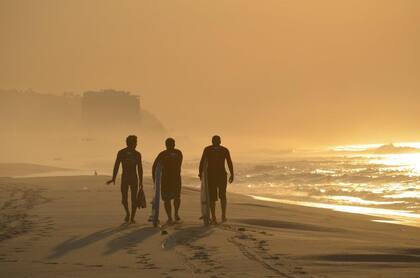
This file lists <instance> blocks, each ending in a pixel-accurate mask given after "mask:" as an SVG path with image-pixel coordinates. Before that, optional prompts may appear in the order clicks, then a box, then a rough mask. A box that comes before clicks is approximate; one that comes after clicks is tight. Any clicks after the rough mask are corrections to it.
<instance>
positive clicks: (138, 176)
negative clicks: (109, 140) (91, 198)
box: [107, 135, 143, 223]
mask: <svg viewBox="0 0 420 278" xmlns="http://www.w3.org/2000/svg"><path fill="white" fill-rule="evenodd" d="M126 143H127V148H124V149H122V150H120V151H119V152H118V154H117V159H116V160H115V165H114V171H113V175H112V180H109V181H108V182H107V184H110V183H113V184H115V180H116V178H117V174H118V169H119V167H120V163H121V164H122V177H121V196H122V201H121V203H122V205H123V206H124V210H125V213H126V216H125V218H124V221H125V222H127V223H128V222H129V223H135V221H134V217H135V216H136V209H137V192H138V190H139V188H140V189H142V188H143V166H142V162H141V154H140V153H139V152H138V151H136V147H137V136H135V135H130V136H128V137H127V139H126ZM128 188H130V191H131V217H130V210H129V208H128Z"/></svg>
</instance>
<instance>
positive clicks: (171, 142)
mask: <svg viewBox="0 0 420 278" xmlns="http://www.w3.org/2000/svg"><path fill="white" fill-rule="evenodd" d="M165 145H166V147H167V148H168V149H173V148H175V139H174V138H168V139H166V140H165Z"/></svg>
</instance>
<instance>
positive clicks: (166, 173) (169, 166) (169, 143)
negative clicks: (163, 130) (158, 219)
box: [152, 138, 182, 225]
mask: <svg viewBox="0 0 420 278" xmlns="http://www.w3.org/2000/svg"><path fill="white" fill-rule="evenodd" d="M165 145H166V150H164V151H162V152H160V153H159V155H158V156H157V157H156V159H155V162H154V163H153V169H152V173H153V180H155V178H156V177H155V170H156V167H157V165H158V164H160V166H161V169H162V178H161V196H162V200H163V202H164V204H165V210H166V214H167V215H168V221H167V224H169V225H170V224H172V223H173V218H172V206H171V201H172V200H173V202H174V210H175V211H174V218H175V222H179V221H180V220H181V218H180V217H179V213H178V211H179V207H180V205H181V165H182V152H181V151H180V150H178V149H176V148H175V140H174V139H173V138H168V139H166V141H165Z"/></svg>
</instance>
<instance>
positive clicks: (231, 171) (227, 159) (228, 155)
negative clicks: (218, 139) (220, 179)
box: [226, 150, 234, 183]
mask: <svg viewBox="0 0 420 278" xmlns="http://www.w3.org/2000/svg"><path fill="white" fill-rule="evenodd" d="M226 161H227V164H228V168H229V172H230V178H229V182H230V183H232V182H233V179H234V173H233V163H232V158H231V157H230V152H229V150H228V151H227V154H226Z"/></svg>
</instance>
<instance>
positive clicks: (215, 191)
mask: <svg viewBox="0 0 420 278" xmlns="http://www.w3.org/2000/svg"><path fill="white" fill-rule="evenodd" d="M221 142H222V141H221V139H220V136H218V135H215V136H213V138H212V143H213V144H212V145H211V146H208V147H206V148H205V149H204V152H203V155H202V156H201V161H200V172H199V174H198V176H199V177H200V179H201V177H202V175H203V170H204V169H203V167H204V161H205V160H207V179H208V186H209V195H210V210H211V216H212V222H213V223H214V224H216V223H217V221H216V201H217V197H219V198H220V204H221V207H222V222H226V221H227V219H226V205H227V200H226V187H227V173H226V169H225V161H226V162H227V164H228V168H229V172H230V177H229V183H232V182H233V178H234V174H233V163H232V159H231V158H230V153H229V150H228V149H227V148H225V147H223V146H221V145H220V144H221Z"/></svg>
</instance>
